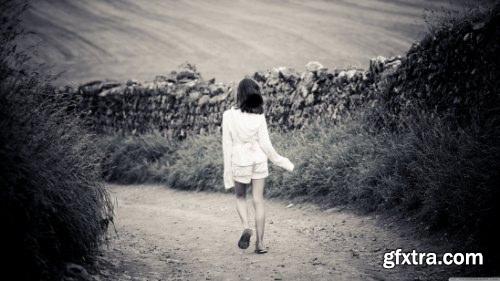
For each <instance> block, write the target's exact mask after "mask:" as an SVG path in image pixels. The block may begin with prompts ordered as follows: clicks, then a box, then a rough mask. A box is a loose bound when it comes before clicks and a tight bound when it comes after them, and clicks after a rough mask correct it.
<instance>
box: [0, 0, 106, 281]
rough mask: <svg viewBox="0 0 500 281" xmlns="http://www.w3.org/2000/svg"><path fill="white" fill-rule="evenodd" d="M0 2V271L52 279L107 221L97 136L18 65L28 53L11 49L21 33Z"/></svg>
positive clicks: (87, 252)
mask: <svg viewBox="0 0 500 281" xmlns="http://www.w3.org/2000/svg"><path fill="white" fill-rule="evenodd" d="M4 2H5V1H4ZM4 2H2V9H3V10H2V13H1V19H2V30H1V41H2V42H1V43H2V44H1V49H0V56H1V59H0V62H1V63H0V131H1V134H0V162H1V163H2V165H1V167H0V187H1V188H0V221H2V223H3V226H2V231H1V234H0V240H1V241H2V252H1V259H2V261H3V262H2V276H4V277H6V278H9V277H11V276H12V277H14V276H15V277H14V278H13V279H15V280H55V279H56V278H57V275H58V274H57V272H58V271H59V269H60V267H61V265H62V264H63V263H64V262H69V261H72V262H80V263H81V262H84V261H88V260H89V259H90V258H91V257H92V255H93V254H94V253H95V252H96V250H97V249H98V246H99V245H100V243H101V242H102V241H103V239H104V238H105V233H106V226H107V224H108V223H109V222H110V221H111V220H112V205H111V202H110V201H109V198H108V194H107V193H106V190H105V189H104V186H103V185H102V184H101V183H100V178H99V176H100V173H99V170H98V164H99V157H97V156H98V155H99V154H100V153H99V151H98V149H97V147H96V146H95V145H94V143H95V139H96V137H95V136H94V135H92V134H89V133H87V132H85V131H84V130H82V129H81V126H80V124H79V122H78V121H77V120H75V119H74V118H70V117H68V116H67V115H66V114H65V112H62V111H61V108H65V107H66V106H67V104H61V101H60V100H59V101H58V99H57V98H56V97H55V96H54V91H53V89H52V88H51V87H48V86H46V85H47V83H48V82H47V80H45V78H44V77H42V76H41V75H35V74H31V73H28V72H26V71H25V70H24V69H20V68H16V67H18V66H22V65H23V63H24V62H26V61H25V60H24V59H25V58H26V57H25V55H23V54H22V53H18V52H16V51H15V48H14V47H13V46H15V43H14V41H13V40H14V39H15V38H16V37H17V36H18V35H19V34H20V33H19V31H17V29H16V23H17V21H16V17H17V16H18V13H11V14H10V15H9V14H5V15H4V13H6V11H7V8H9V9H10V8H12V7H10V6H9V5H10V4H12V5H15V3H7V2H5V3H4ZM4 8H5V9H4ZM21 10H22V8H21ZM10 11H11V10H10Z"/></svg>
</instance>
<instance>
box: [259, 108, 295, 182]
mask: <svg viewBox="0 0 500 281" xmlns="http://www.w3.org/2000/svg"><path fill="white" fill-rule="evenodd" d="M262 118H263V119H264V120H263V124H262V125H261V126H260V128H259V145H260V147H261V148H262V150H263V151H264V153H265V154H266V155H267V158H269V160H271V162H273V163H274V164H275V165H278V166H280V167H282V168H283V169H285V170H287V171H290V172H291V171H293V168H294V166H293V164H292V162H290V160H288V158H286V157H283V156H281V155H279V154H278V152H276V150H275V149H274V147H273V145H272V143H271V139H270V138H269V131H268V130H267V122H266V118H265V117H264V115H262Z"/></svg>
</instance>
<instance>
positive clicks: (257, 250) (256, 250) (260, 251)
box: [255, 249, 267, 254]
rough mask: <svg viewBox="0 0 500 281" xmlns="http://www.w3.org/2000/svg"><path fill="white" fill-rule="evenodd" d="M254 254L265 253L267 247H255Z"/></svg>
mask: <svg viewBox="0 0 500 281" xmlns="http://www.w3.org/2000/svg"><path fill="white" fill-rule="evenodd" d="M255 253H256V254H265V253H267V249H255Z"/></svg>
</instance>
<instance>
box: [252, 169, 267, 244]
mask: <svg viewBox="0 0 500 281" xmlns="http://www.w3.org/2000/svg"><path fill="white" fill-rule="evenodd" d="M264 181H265V180H264V179H257V180H252V196H253V206H254V208H255V228H256V230H257V241H256V248H257V249H261V250H264V249H265V248H266V247H265V246H264V227H265V222H266V212H265V210H264Z"/></svg>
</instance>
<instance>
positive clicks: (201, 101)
mask: <svg viewBox="0 0 500 281" xmlns="http://www.w3.org/2000/svg"><path fill="white" fill-rule="evenodd" d="M209 101H210V96H208V95H203V96H201V98H200V99H199V100H198V106H203V105H205V104H208V103H209Z"/></svg>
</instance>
